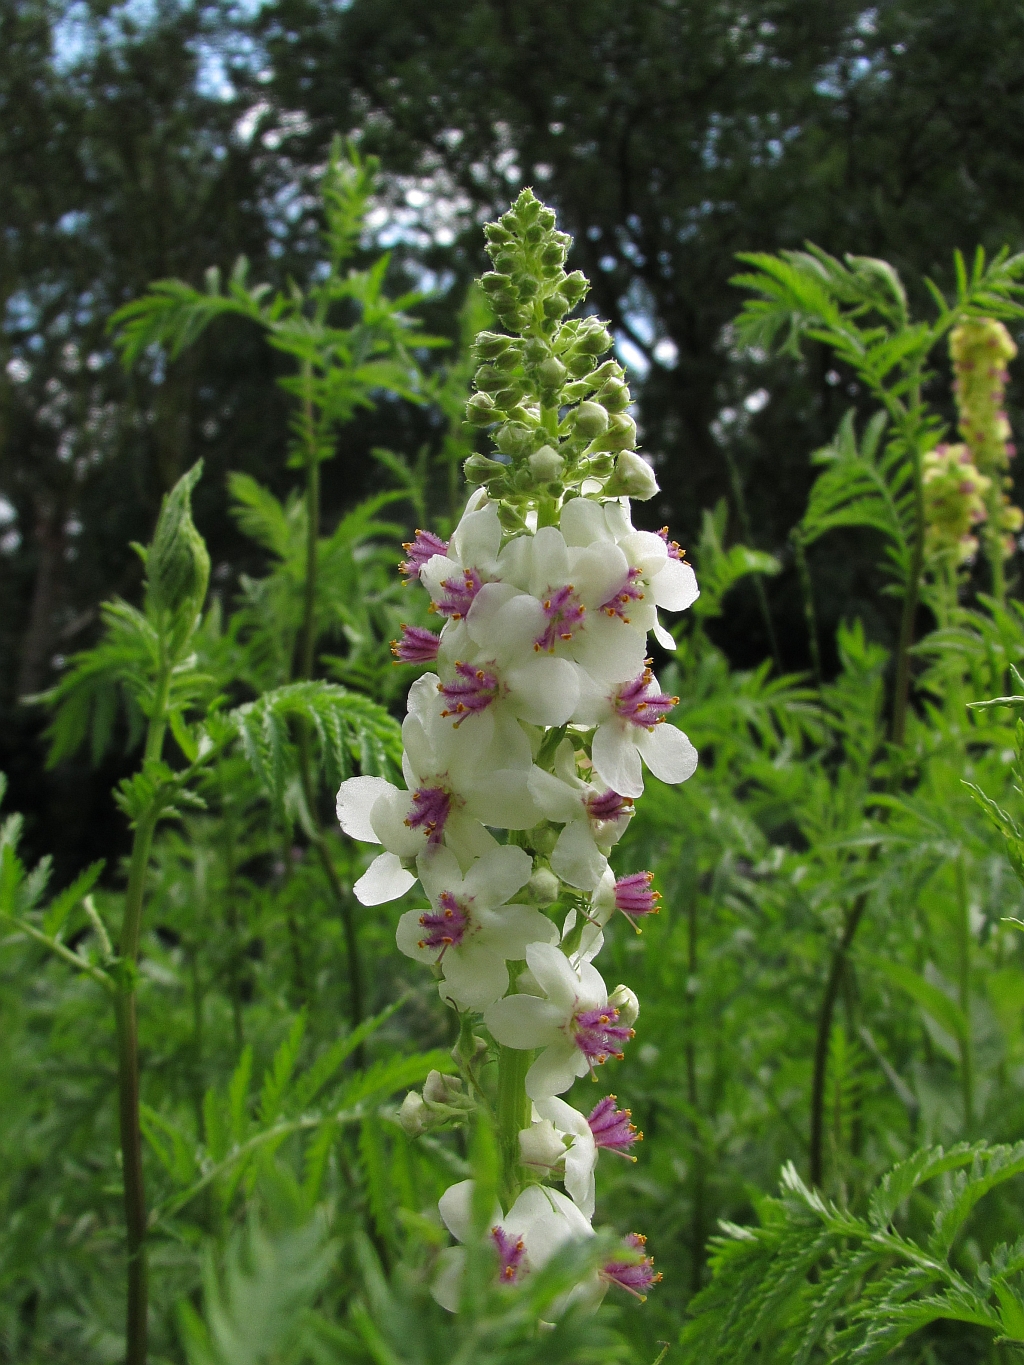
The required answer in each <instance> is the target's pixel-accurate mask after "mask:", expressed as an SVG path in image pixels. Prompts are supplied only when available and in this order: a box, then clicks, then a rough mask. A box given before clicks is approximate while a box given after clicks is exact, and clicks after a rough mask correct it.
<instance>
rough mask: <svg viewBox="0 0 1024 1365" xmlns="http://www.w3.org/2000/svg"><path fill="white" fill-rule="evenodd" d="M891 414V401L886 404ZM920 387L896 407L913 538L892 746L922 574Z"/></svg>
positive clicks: (901, 734) (906, 689) (903, 727)
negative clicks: (906, 461) (907, 464)
mask: <svg viewBox="0 0 1024 1365" xmlns="http://www.w3.org/2000/svg"><path fill="white" fill-rule="evenodd" d="M887 406H888V407H889V409H890V411H892V410H893V409H892V400H890V402H889V403H888V404H887ZM920 408H921V386H920V382H917V383H915V384H914V386H913V387H912V389H911V403H910V408H909V410H906V411H904V410H903V409H902V407H900V408H898V415H899V419H900V420H899V425H900V427H901V429H902V430H901V435H902V437H903V441H904V445H905V448H906V451H907V455H908V456H909V458H910V461H911V474H912V476H913V480H914V539H913V543H912V544H911V547H910V568H909V571H908V574H907V591H906V594H905V595H904V598H903V613H902V616H901V617H900V634H899V641H898V643H897V646H896V683H895V686H894V688H893V697H892V722H891V724H890V728H889V737H890V739H891V740H892V742H893V744H897V745H901V746H902V744H903V742H904V739H905V738H906V733H907V706H908V704H909V701H910V651H911V649H912V647H913V644H914V622H915V620H916V618H917V607H918V603H919V601H920V598H921V575H922V573H923V572H924V533H925V524H924V479H923V471H922V468H921V455H922V452H921V434H920V430H919V427H920Z"/></svg>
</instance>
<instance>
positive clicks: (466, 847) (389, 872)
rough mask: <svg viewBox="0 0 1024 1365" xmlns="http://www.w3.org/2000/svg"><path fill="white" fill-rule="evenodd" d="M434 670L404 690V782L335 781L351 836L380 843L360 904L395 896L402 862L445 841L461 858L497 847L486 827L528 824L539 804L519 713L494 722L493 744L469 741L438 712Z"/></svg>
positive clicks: (406, 881) (404, 876)
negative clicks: (503, 721) (531, 781)
mask: <svg viewBox="0 0 1024 1365" xmlns="http://www.w3.org/2000/svg"><path fill="white" fill-rule="evenodd" d="M437 684H438V679H437V675H436V674H434V673H425V674H424V675H423V677H422V678H418V679H417V680H416V682H414V683H413V685H412V688H411V689H410V691H409V714H408V715H407V716H406V718H405V722H404V723H403V725H402V741H403V744H404V746H405V750H404V753H403V755H402V767H403V770H404V774H405V780H406V785H407V790H406V791H402V790H400V789H399V788H398V787H396V786H394V785H393V784H392V783H391V782H388V781H386V780H385V779H384V778H382V777H351V778H349V779H348V780H347V781H345V782H343V783H342V784H341V786H340V788H339V789H338V800H337V810H338V820H339V822H340V824H341V827H342V829H343V830H344V831H345V833H346V834H348V835H350V836H351V837H352V838H353V839H360V840H362V841H363V842H364V843H372V844H383V845H384V848H385V850H386V852H384V853H382V854H380V856H379V857H377V858H375V859H374V861H373V862H372V863H371V864H370V867H369V869H368V870H367V871H366V873H365V874H364V875H363V876H362V877H361V878H360V879H359V881H357V882H356V884H355V886H354V887H353V891H354V892H355V896H356V899H357V900H359V901H360V902H361V903H362V904H363V905H380V904H382V903H383V902H384V901H390V900H395V899H396V898H397V897H398V896H401V895H402V894H403V893H404V892H406V891H408V890H409V888H410V887H411V886H412V885H413V884H414V882H415V881H416V877H415V875H414V874H413V873H412V872H411V871H410V870H409V869H408V868H407V867H406V866H405V865H404V862H407V861H410V860H412V859H413V858H416V857H417V856H418V855H419V854H420V853H422V852H423V851H424V850H425V849H426V848H427V847H430V846H436V845H439V844H442V843H444V844H447V845H448V847H449V848H451V849H452V850H453V851H454V852H455V854H456V855H457V856H458V858H459V859H460V861H462V862H463V864H468V862H469V861H471V860H472V859H473V858H474V857H478V856H479V855H480V854H482V853H486V852H487V851H488V850H489V849H492V848H494V847H496V841H495V839H494V836H493V835H491V834H490V833H488V831H487V829H486V828H485V826H487V825H493V826H500V827H502V828H504V829H529V828H531V826H533V825H535V824H536V823H537V820H538V819H539V818H540V813H539V811H538V810H537V808H536V806H535V805H534V802H533V798H532V797H531V796H530V793H529V789H528V787H527V779H528V776H529V770H530V765H531V763H532V753H531V749H530V743H529V739H528V737H527V736H526V733H525V732H524V731H523V729H522V727H521V726H519V725H518V723H517V722H515V721H513V720H511V718H508V726H511V727H512V728H513V729H514V732H515V742H514V743H513V742H512V741H511V740H510V739H509V736H508V735H507V734H506V730H507V728H508V726H505V725H501V724H497V725H495V726H494V728H493V729H492V730H491V736H490V743H489V744H478V743H475V742H474V741H473V739H472V737H470V736H466V735H464V734H463V732H462V731H461V730H460V729H456V728H455V727H454V726H453V725H452V724H451V722H450V721H449V720H446V719H445V718H444V717H443V715H442V710H443V707H442V703H441V698H440V697H439V696H438V691H437Z"/></svg>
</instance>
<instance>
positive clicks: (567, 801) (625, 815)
mask: <svg viewBox="0 0 1024 1365" xmlns="http://www.w3.org/2000/svg"><path fill="white" fill-rule="evenodd" d="M554 769H555V771H554V772H553V773H549V772H545V771H544V770H543V769H542V768H537V767H534V768H533V769H532V770H531V772H530V775H529V777H528V778H527V785H528V787H529V790H530V794H531V796H532V797H533V799H534V801H535V802H536V804H537V806H538V808H539V809H540V810H542V811H543V812H544V814H545V815H546V816H547V818H548V819H549V820H553V821H555V822H556V823H557V824H560V825H563V826H564V828H563V829H562V832H561V833H560V834H559V836H558V839H557V841H556V843H555V847H554V849H553V850H552V853H551V870H552V871H553V872H554V873H555V875H556V876H558V877H561V879H562V881H564V882H568V884H569V885H570V886H575V887H576V888H577V889H578V890H580V891H592V890H594V888H595V887H596V886H597V885H598V883H599V882H600V880H601V878H602V876H603V875H604V874H605V872H606V870H607V868H608V852H609V850H610V849H611V847H612V845H613V844H616V843H618V841H619V840H620V839H621V838H622V836H623V834H624V833H625V832H626V826H627V825H628V824H629V821H630V817H631V816H632V814H633V800H632V798H631V797H628V796H621V795H620V794H619V793H618V792H617V791H613V790H611V789H610V788H607V787H605V786H604V785H603V784H602V783H591V782H584V781H583V779H582V778H581V777H579V776H578V774H577V772H576V759H575V751H574V749H573V747H572V742H571V741H570V740H568V739H565V740H563V741H562V743H561V744H560V745H559V746H558V749H557V751H556V753H555V762H554Z"/></svg>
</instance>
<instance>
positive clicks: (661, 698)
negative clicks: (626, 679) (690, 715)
mask: <svg viewBox="0 0 1024 1365" xmlns="http://www.w3.org/2000/svg"><path fill="white" fill-rule="evenodd" d="M678 703H679V698H678V697H670V696H668V695H667V693H665V692H658V691H657V690H655V687H654V674H653V673H652V672H651V670H650V669H649V668H645V669H644V671H643V672H642V673H641V674H640V676H639V677H638V678H634V679H633V681H632V682H630V683H623V684H622V686H621V687H619V688H618V689H617V690H616V694H615V697H614V700H613V702H612V705H613V707H614V708H615V714H616V715H617V716H620V717H621V718H622V719H623V720H626V721H629V723H630V725H636V726H637V727H639V728H640V729H642V730H653V729H654V727H655V726H656V725H658V724H660V723H661V722H662V721H663V720H664V719H665V717H666V716H667V715H668V713H669V712H670V711H671V710H672V708H673V706H676V705H678Z"/></svg>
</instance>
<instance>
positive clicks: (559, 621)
mask: <svg viewBox="0 0 1024 1365" xmlns="http://www.w3.org/2000/svg"><path fill="white" fill-rule="evenodd" d="M543 607H544V616H545V618H546V620H547V625H546V626H545V627H544V633H543V635H538V636H537V638H536V640H534V642H533V647H534V649H538V650H539V649H543V650H546V651H547V653H548V654H550V653H551V651H552V650H553V649H554V647H555V645H556V644H558V642H559V640H571V639H572V637H573V635H574V634H575V632H576V631H577V630H578V629H579V627H580V626H581V625H582V624H583V618H584V617H585V616H586V614H587V609H586V607H585V606H584V605H583V603H582V602H581V601H580V599H579V598H578V597H577V596H576V589H575V588H574V587H573V586H572V584H571V583H567V584H566V585H565V587H564V588H556V589H555V590H554V592H551V593H549V595H548V596H547V597H545V598H544V601H543Z"/></svg>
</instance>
